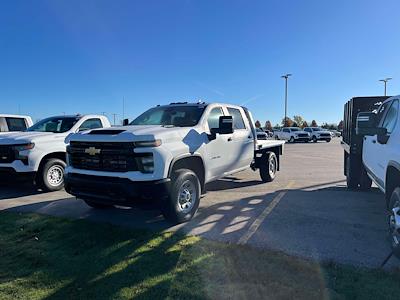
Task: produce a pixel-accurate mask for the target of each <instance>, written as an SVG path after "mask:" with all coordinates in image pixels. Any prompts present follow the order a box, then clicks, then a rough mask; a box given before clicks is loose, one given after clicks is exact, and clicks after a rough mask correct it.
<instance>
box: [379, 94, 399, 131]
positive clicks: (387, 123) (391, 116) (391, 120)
mask: <svg viewBox="0 0 400 300" xmlns="http://www.w3.org/2000/svg"><path fill="white" fill-rule="evenodd" d="M398 114H399V101H398V100H395V101H393V103H392V105H391V106H390V108H389V110H388V112H387V114H386V116H385V119H384V120H383V123H382V127H383V128H386V129H387V133H388V134H391V133H392V132H393V130H394V128H395V127H396V123H397V118H398Z"/></svg>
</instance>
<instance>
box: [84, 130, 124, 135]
mask: <svg viewBox="0 0 400 300" xmlns="http://www.w3.org/2000/svg"><path fill="white" fill-rule="evenodd" d="M124 131H125V130H121V129H104V130H92V131H91V132H89V133H88V134H108V135H116V134H120V133H121V132H124Z"/></svg>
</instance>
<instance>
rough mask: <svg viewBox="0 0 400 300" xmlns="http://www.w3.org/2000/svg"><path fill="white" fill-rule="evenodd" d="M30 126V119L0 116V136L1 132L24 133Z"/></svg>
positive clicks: (16, 116) (26, 117)
mask: <svg viewBox="0 0 400 300" xmlns="http://www.w3.org/2000/svg"><path fill="white" fill-rule="evenodd" d="M32 125H33V122H32V118H31V117H29V116H21V115H6V114H0V134H2V133H3V132H13V131H24V130H26V129H27V128H28V127H31V126H32Z"/></svg>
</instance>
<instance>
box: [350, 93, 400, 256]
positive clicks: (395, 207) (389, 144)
mask: <svg viewBox="0 0 400 300" xmlns="http://www.w3.org/2000/svg"><path fill="white" fill-rule="evenodd" d="M399 103H400V96H396V97H390V98H388V97H356V98H352V99H351V100H350V101H348V102H347V103H346V105H345V119H344V124H345V126H344V131H343V142H342V145H343V148H344V150H345V169H344V171H345V175H346V177H347V185H348V187H349V188H352V189H355V188H360V189H363V190H367V189H369V188H370V187H371V184H372V181H373V182H374V183H375V184H376V185H377V186H378V188H379V189H380V190H381V191H382V192H383V193H384V194H385V198H386V204H387V208H388V211H389V214H388V223H389V226H390V233H391V241H392V246H393V251H394V254H396V255H397V256H400V113H399V109H400V104H399Z"/></svg>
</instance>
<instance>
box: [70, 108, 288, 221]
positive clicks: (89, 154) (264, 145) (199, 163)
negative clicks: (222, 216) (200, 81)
mask: <svg viewBox="0 0 400 300" xmlns="http://www.w3.org/2000/svg"><path fill="white" fill-rule="evenodd" d="M253 124H254V120H253V118H252V117H251V114H250V112H249V111H248V110H247V109H246V108H243V107H240V106H236V105H230V104H221V103H212V104H205V103H193V104H190V103H171V104H170V105H162V106H157V107H154V108H151V109H150V110H148V111H146V112H145V113H143V114H142V115H140V116H139V117H137V118H136V119H135V120H133V121H132V122H131V123H130V125H129V126H122V127H112V128H110V129H98V130H92V131H90V132H87V133H84V134H74V135H71V136H69V138H68V139H67V141H66V142H67V143H69V146H68V160H67V161H68V166H67V168H66V172H65V189H66V191H67V192H68V193H70V194H72V195H75V196H76V197H78V198H81V199H83V200H84V201H85V202H86V203H87V204H88V205H89V206H91V207H94V208H105V207H110V206H113V205H122V206H131V205H132V204H134V203H135V201H136V200H138V199H142V200H143V199H145V200H150V199H157V200H158V201H159V205H160V208H161V211H162V213H163V215H164V216H165V217H166V218H167V219H169V220H171V221H173V222H178V223H180V222H185V221H188V220H190V219H191V218H192V217H193V215H194V214H195V212H196V211H197V208H198V206H199V202H200V195H201V194H202V193H203V192H204V191H205V186H206V183H208V182H210V181H213V180H216V179H219V178H221V177H225V176H228V175H230V174H233V173H236V172H239V171H242V170H245V169H248V168H252V169H253V170H256V169H259V172H260V176H261V179H262V181H264V182H268V181H272V180H274V178H275V174H276V171H277V170H279V162H280V159H279V156H280V155H281V154H282V152H283V144H284V142H280V141H273V140H262V141H260V140H257V138H256V132H255V128H254V126H253Z"/></svg>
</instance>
